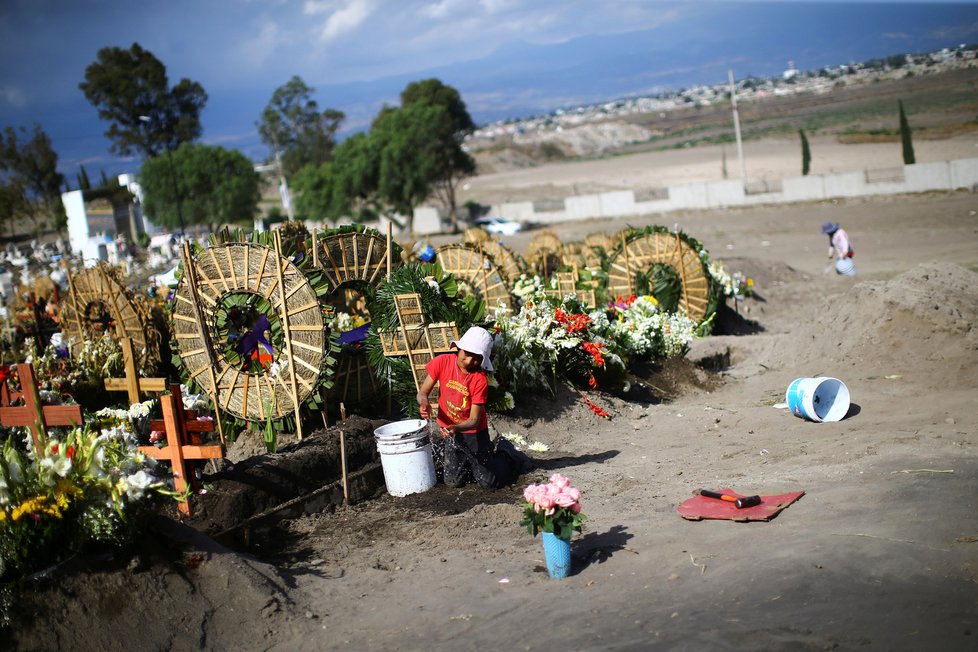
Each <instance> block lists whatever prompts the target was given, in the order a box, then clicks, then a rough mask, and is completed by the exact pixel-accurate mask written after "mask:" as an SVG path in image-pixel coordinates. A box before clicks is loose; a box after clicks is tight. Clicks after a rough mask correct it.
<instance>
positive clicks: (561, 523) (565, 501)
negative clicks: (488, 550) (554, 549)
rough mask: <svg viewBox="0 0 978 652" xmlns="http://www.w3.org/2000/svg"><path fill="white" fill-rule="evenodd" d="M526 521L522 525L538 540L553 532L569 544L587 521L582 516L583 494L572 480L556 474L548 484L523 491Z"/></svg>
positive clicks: (521, 522) (535, 485) (534, 485)
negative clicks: (539, 535) (545, 533)
mask: <svg viewBox="0 0 978 652" xmlns="http://www.w3.org/2000/svg"><path fill="white" fill-rule="evenodd" d="M523 499H524V502H523V520H522V521H520V525H521V526H522V527H525V528H526V531H527V532H529V533H530V534H532V535H533V536H536V535H537V534H539V533H540V532H550V533H552V534H553V535H554V536H556V537H558V538H561V539H565V540H569V539H570V538H571V535H572V534H573V533H574V532H575V531H576V532H580V531H581V526H582V525H583V524H584V520H585V519H586V518H587V516H585V515H584V514H582V513H581V502H580V501H581V492H580V491H579V490H577V489H575V488H574V487H572V486H571V483H570V480H569V479H568V478H567V477H565V476H563V475H561V474H559V473H554V474H553V475H552V476H550V482H548V483H547V484H531V485H529V486H528V487H527V488H526V489H524V490H523Z"/></svg>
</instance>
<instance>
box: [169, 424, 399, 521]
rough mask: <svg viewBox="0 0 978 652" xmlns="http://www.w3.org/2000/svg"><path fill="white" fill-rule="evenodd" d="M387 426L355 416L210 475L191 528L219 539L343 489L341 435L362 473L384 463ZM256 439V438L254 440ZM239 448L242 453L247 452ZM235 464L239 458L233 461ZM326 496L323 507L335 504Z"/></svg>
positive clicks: (351, 464) (195, 500) (350, 462)
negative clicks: (281, 509)
mask: <svg viewBox="0 0 978 652" xmlns="http://www.w3.org/2000/svg"><path fill="white" fill-rule="evenodd" d="M384 423H387V422H386V421H383V420H380V421H371V420H368V419H364V418H362V417H359V416H351V417H350V418H349V419H347V420H346V421H344V422H342V423H341V424H338V425H337V426H335V427H333V428H330V429H328V430H318V431H316V432H313V433H312V434H310V435H308V436H306V437H304V438H303V439H302V440H301V441H294V442H292V443H289V444H287V445H284V446H282V447H281V449H279V450H278V452H276V453H274V454H270V453H264V454H259V455H255V456H253V457H249V458H247V459H243V460H241V461H238V462H236V463H233V464H229V465H227V466H225V468H224V469H223V470H221V471H220V472H218V473H216V474H214V475H211V476H207V477H205V478H204V482H205V483H206V484H207V486H208V489H207V491H206V493H203V494H199V495H194V496H192V498H191V503H192V507H193V516H192V517H191V518H189V519H187V520H186V523H187V524H188V525H190V526H191V527H194V528H196V529H198V530H200V531H202V532H204V533H206V534H209V535H216V534H219V533H222V532H225V531H227V530H229V529H231V528H235V527H236V526H240V525H241V524H242V523H244V522H245V521H246V520H247V519H249V518H251V517H254V516H255V515H257V514H260V513H263V512H267V511H268V510H270V509H273V508H276V507H278V506H280V505H282V504H284V503H287V502H289V501H292V500H294V499H297V498H301V497H303V496H307V495H309V494H311V493H313V492H316V491H319V490H322V488H323V487H328V486H334V487H335V489H336V491H339V492H340V493H342V489H341V487H339V486H338V483H339V481H340V474H341V473H340V470H341V464H340V447H339V439H340V438H339V432H340V430H341V429H342V430H343V433H344V442H345V447H346V456H347V468H348V469H349V470H350V471H351V472H352V471H358V470H361V469H363V468H365V467H368V466H371V465H375V464H376V463H377V462H378V461H379V459H380V458H379V455H378V453H377V446H376V444H375V442H374V435H373V433H374V430H375V429H376V428H378V427H380V426H381V425H383V424H384ZM253 439H254V438H252V440H253ZM242 447H243V444H242V445H239V446H238V448H239V449H240V448H242ZM232 459H234V458H232ZM331 498H332V496H331V495H323V496H322V500H320V501H319V502H317V503H315V507H317V508H321V507H322V506H323V505H324V504H326V503H328V502H330V500H331ZM297 509H298V510H299V512H302V511H303V510H304V509H314V507H313V506H312V504H311V503H309V504H307V503H303V504H299V505H297Z"/></svg>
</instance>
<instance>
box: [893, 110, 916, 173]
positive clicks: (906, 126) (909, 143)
mask: <svg viewBox="0 0 978 652" xmlns="http://www.w3.org/2000/svg"><path fill="white" fill-rule="evenodd" d="M897 104H898V106H899V107H900V142H901V143H902V144H903V164H904V165H913V164H914V163H916V162H917V157H916V156H914V153H913V138H912V136H911V132H910V123H909V122H908V121H907V114H906V112H905V111H904V110H903V100H897Z"/></svg>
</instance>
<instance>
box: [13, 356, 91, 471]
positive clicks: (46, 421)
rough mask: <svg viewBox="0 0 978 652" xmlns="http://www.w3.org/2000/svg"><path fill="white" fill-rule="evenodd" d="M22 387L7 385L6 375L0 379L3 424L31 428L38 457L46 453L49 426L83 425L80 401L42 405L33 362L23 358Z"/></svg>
mask: <svg viewBox="0 0 978 652" xmlns="http://www.w3.org/2000/svg"><path fill="white" fill-rule="evenodd" d="M17 377H18V378H19V379H20V387H21V389H20V391H19V392H18V391H15V390H11V389H10V388H9V387H8V386H7V378H6V377H4V378H3V382H2V383H0V425H2V426H8V427H10V426H26V427H28V428H30V429H31V437H32V438H33V440H34V450H35V452H36V453H37V456H38V457H41V456H43V455H44V447H45V445H46V444H47V439H48V431H47V428H48V426H80V425H82V423H83V419H82V412H81V406H80V405H42V404H41V396H40V394H39V392H38V391H37V381H36V380H35V378H34V365H31V364H27V363H24V362H21V363H20V364H18V365H17ZM21 398H23V399H24V405H22V406H18V407H11V405H10V404H11V403H13V402H15V401H17V400H19V399H21Z"/></svg>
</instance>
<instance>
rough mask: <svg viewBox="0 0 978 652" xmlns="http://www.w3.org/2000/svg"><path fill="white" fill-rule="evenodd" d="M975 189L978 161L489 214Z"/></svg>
mask: <svg viewBox="0 0 978 652" xmlns="http://www.w3.org/2000/svg"><path fill="white" fill-rule="evenodd" d="M976 186H978V158H969V159H961V160H957V161H940V162H938V163H921V164H918V165H905V166H903V180H890V179H888V180H886V181H879V182H870V181H867V180H866V174H865V173H863V172H842V173H837V174H818V175H809V176H804V177H788V178H785V179H782V180H781V190H780V191H778V192H766V193H759V194H747V193H745V192H744V187H743V185H742V184H741V183H740V182H739V181H729V180H725V181H707V182H702V183H689V184H683V185H678V186H670V187H669V188H668V189H667V190H668V199H660V200H655V201H648V202H636V201H635V194H634V193H633V192H632V191H631V190H621V191H616V192H607V193H601V194H598V195H576V196H573V197H567V198H566V199H564V210H562V211H561V210H557V211H537V210H534V208H533V202H514V203H508V204H498V205H494V206H493V207H492V212H491V213H490V214H491V215H498V216H500V217H505V218H507V219H510V220H514V221H516V222H536V223H541V224H548V223H554V222H566V221H570V220H587V219H593V218H602V217H623V216H629V215H650V214H655V213H667V212H670V211H681V210H688V209H693V208H700V209H702V208H725V207H730V206H757V205H760V204H790V203H794V202H806V201H818V200H822V199H834V198H838V197H871V196H874V195H900V194H905V193H914V192H928V191H932V190H958V189H968V188H974V187H976ZM422 210H424V209H422ZM427 210H431V211H435V210H436V209H427ZM436 214H437V212H436ZM437 222H438V220H437V219H431V220H430V223H428V222H426V223H425V224H424V226H425V227H427V228H433V227H434V226H435V224H437ZM415 225H416V227H421V226H422V225H421V224H418V220H417V219H416V221H415ZM415 231H416V232H417V233H418V234H429V233H435V232H437V231H430V230H424V231H422V230H421V228H416V229H415Z"/></svg>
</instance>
